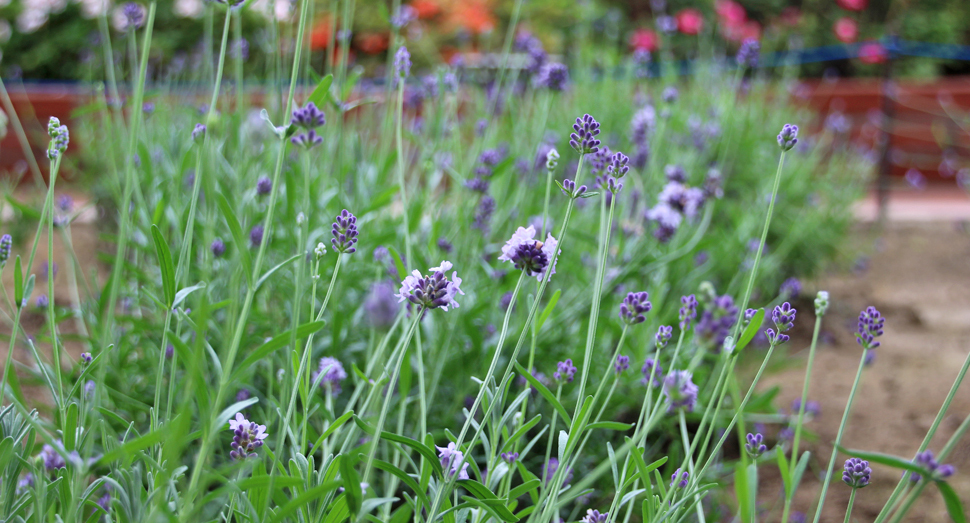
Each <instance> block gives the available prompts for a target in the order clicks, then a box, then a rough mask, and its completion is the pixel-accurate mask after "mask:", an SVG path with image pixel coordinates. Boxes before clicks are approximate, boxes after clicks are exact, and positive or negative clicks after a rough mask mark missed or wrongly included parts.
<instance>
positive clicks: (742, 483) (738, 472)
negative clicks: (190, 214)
mask: <svg viewBox="0 0 970 523" xmlns="http://www.w3.org/2000/svg"><path fill="white" fill-rule="evenodd" d="M734 496H735V497H736V498H737V501H738V513H739V514H740V516H741V522H742V523H748V522H749V521H751V505H750V500H751V497H750V496H749V495H748V469H747V467H745V466H744V463H742V462H741V461H738V462H737V463H736V464H735V465H734Z"/></svg>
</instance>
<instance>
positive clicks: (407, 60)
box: [394, 45, 411, 85]
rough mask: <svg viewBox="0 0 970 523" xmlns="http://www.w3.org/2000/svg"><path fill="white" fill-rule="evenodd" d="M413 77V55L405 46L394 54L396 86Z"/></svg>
mask: <svg viewBox="0 0 970 523" xmlns="http://www.w3.org/2000/svg"><path fill="white" fill-rule="evenodd" d="M410 75H411V53H409V52H408V48H407V47H404V46H403V45H402V46H401V47H399V48H398V49H397V52H396V53H394V85H398V83H399V82H401V81H402V80H404V79H405V78H407V77H408V76H410Z"/></svg>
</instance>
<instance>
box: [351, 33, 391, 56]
mask: <svg viewBox="0 0 970 523" xmlns="http://www.w3.org/2000/svg"><path fill="white" fill-rule="evenodd" d="M388 40H389V38H388V36H387V34H386V33H361V34H360V36H358V37H357V47H358V48H359V49H360V50H361V51H362V52H364V53H366V54H379V53H383V52H384V51H387V45H388Z"/></svg>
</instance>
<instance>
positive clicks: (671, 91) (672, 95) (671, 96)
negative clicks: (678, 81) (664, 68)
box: [660, 85, 680, 104]
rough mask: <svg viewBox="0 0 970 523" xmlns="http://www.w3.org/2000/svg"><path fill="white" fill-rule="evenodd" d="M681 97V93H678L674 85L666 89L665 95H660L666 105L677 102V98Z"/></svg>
mask: <svg viewBox="0 0 970 523" xmlns="http://www.w3.org/2000/svg"><path fill="white" fill-rule="evenodd" d="M679 97H680V93H678V92H677V88H676V87H674V86H672V85H671V86H670V87H667V88H666V89H664V91H663V94H661V95H660V98H661V99H662V100H663V101H664V103H668V104H672V103H674V102H676V101H677V98H679Z"/></svg>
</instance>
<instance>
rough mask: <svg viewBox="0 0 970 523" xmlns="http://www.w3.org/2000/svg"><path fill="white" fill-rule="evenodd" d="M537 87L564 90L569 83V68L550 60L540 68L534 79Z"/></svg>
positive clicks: (557, 90)
mask: <svg viewBox="0 0 970 523" xmlns="http://www.w3.org/2000/svg"><path fill="white" fill-rule="evenodd" d="M533 82H534V83H535V86H536V87H543V88H546V89H549V90H550V91H556V92H562V91H565V90H566V84H568V83H569V68H568V67H566V66H565V65H563V64H560V63H558V62H548V63H546V64H543V65H542V66H541V67H540V68H539V72H538V74H536V76H535V78H534V79H533Z"/></svg>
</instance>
